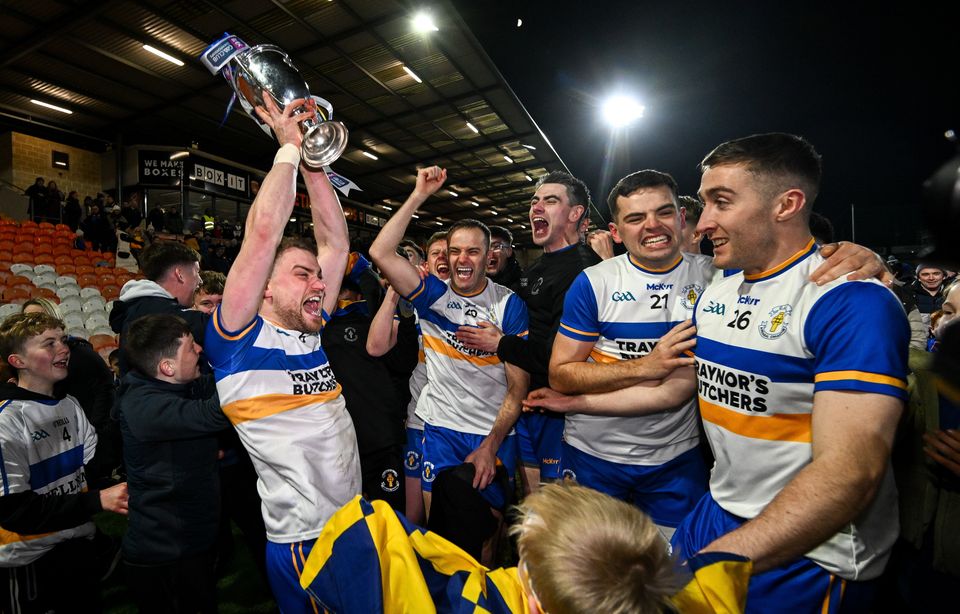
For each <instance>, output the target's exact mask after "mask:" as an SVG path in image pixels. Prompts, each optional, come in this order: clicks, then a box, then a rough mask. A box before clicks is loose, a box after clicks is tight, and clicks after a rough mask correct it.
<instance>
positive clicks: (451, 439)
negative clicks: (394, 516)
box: [420, 424, 517, 509]
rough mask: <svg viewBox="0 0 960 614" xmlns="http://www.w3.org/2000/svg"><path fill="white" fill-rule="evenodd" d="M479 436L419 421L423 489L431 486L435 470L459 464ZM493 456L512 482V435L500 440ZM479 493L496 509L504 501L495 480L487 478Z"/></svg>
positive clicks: (514, 462)
mask: <svg viewBox="0 0 960 614" xmlns="http://www.w3.org/2000/svg"><path fill="white" fill-rule="evenodd" d="M483 440H484V436H483V435H474V434H472V433H461V432H459V431H454V430H453V429H448V428H444V427H442V426H433V425H432V424H425V425H423V473H422V474H421V479H420V485H421V486H422V487H423V491H424V492H430V491H431V490H432V487H433V480H434V479H435V478H436V477H437V474H438V473H439V472H441V471H443V470H444V469H448V468H450V467H456V466H457V465H461V464H463V461H464V459H466V458H467V456H469V455H470V453H471V452H473V451H474V450H476V449H477V448H479V447H480V444H481V443H482V442H483ZM497 459H499V461H500V462H501V463H503V466H504V467H505V468H506V470H507V475H508V476H509V478H510V483H511V484H513V474H514V472H515V471H516V470H517V442H516V436H515V435H508V436H507V438H506V439H504V440H503V443H501V444H500V448H499V449H498V450H497ZM480 494H481V495H483V498H484V499H486V500H487V502H488V503H490V505H491V506H493V507H495V508H497V509H502V508H503V507H504V506H505V505H506V502H507V494H508V493H505V492H503V489H502V488H501V487H500V486H499V485H498V484H497V483H496V482H491V483H490V485H489V486H487V487H486V488H484V489H483V490H481V491H480Z"/></svg>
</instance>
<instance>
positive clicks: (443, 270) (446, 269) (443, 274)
mask: <svg viewBox="0 0 960 614" xmlns="http://www.w3.org/2000/svg"><path fill="white" fill-rule="evenodd" d="M437 277H440V278H441V279H448V278H449V277H450V266H449V265H448V264H447V263H446V262H438V263H437Z"/></svg>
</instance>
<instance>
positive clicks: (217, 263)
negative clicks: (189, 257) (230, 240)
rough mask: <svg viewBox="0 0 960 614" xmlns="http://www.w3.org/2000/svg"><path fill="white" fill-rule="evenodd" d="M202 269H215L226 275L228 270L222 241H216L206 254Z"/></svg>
mask: <svg viewBox="0 0 960 614" xmlns="http://www.w3.org/2000/svg"><path fill="white" fill-rule="evenodd" d="M203 270H204V271H215V272H217V273H222V274H223V275H226V274H227V273H228V272H229V271H230V260H229V259H228V258H227V247H226V246H225V245H224V244H223V243H222V242H218V243H216V244H215V245H214V246H213V249H212V250H211V252H210V253H209V254H207V257H206V259H205V260H204V261H203Z"/></svg>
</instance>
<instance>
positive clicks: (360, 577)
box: [300, 496, 752, 614]
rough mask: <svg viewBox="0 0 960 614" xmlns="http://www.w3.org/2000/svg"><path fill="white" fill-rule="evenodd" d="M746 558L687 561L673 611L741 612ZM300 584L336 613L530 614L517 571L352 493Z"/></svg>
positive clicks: (718, 556) (747, 577)
mask: <svg viewBox="0 0 960 614" xmlns="http://www.w3.org/2000/svg"><path fill="white" fill-rule="evenodd" d="M751 567H752V565H751V563H750V561H749V560H747V559H745V558H743V557H737V556H735V555H730V554H724V553H709V554H703V555H698V556H695V557H693V558H692V559H690V561H688V569H689V571H690V572H691V573H692V574H693V576H692V578H691V580H690V581H689V582H688V583H687V584H686V586H684V588H683V590H681V591H680V592H679V593H678V594H677V595H676V596H675V597H674V599H673V602H674V605H675V606H676V607H677V610H678V611H679V612H692V613H694V614H707V613H713V612H717V613H723V614H733V613H735V612H743V609H744V605H745V603H746V595H747V584H748V583H749V580H750V570H751ZM300 584H301V586H303V588H304V589H305V590H306V591H307V592H309V593H310V595H312V596H313V597H314V599H316V600H317V601H318V602H320V603H321V604H322V605H323V607H325V608H326V609H327V610H328V611H330V612H333V613H336V614H351V613H363V614H370V613H374V612H385V613H386V614H400V613H410V614H414V613H415V614H433V613H436V612H442V613H450V614H485V613H486V614H529V610H528V609H527V600H526V597H525V596H524V593H523V588H522V585H521V584H520V579H519V577H518V576H517V568H516V567H510V568H506V569H493V570H490V569H487V568H486V567H484V566H483V565H481V564H480V563H479V562H477V561H476V559H474V558H473V557H472V556H470V555H469V554H467V553H466V552H464V551H463V550H461V549H460V548H459V547H457V546H455V545H454V544H452V543H450V542H449V541H447V540H446V539H444V538H442V537H440V536H439V535H437V534H435V533H431V532H429V531H427V530H425V529H422V528H420V527H418V526H416V525H413V524H411V523H410V522H408V521H407V519H406V518H404V517H403V516H401V515H398V514H397V513H396V512H394V511H393V509H392V508H391V507H390V506H389V505H387V504H386V503H384V502H383V501H372V502H371V501H366V500H364V499H362V498H361V497H359V496H357V497H355V498H354V499H353V500H352V501H351V502H350V503H347V504H346V505H345V506H343V507H342V508H340V510H339V511H338V512H337V513H336V514H334V515H333V517H332V518H331V519H330V521H329V522H328V523H327V525H326V526H325V527H324V529H323V532H322V533H321V534H320V537H318V538H317V541H316V543H315V544H314V546H313V549H312V550H311V552H310V556H309V558H307V562H306V565H305V567H304V570H303V574H302V575H301V577H300Z"/></svg>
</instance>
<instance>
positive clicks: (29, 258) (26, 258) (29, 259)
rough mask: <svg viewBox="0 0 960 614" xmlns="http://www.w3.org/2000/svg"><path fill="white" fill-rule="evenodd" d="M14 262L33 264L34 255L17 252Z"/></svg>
mask: <svg viewBox="0 0 960 614" xmlns="http://www.w3.org/2000/svg"><path fill="white" fill-rule="evenodd" d="M13 261H14V262H23V263H24V264H33V253H32V251H31V252H23V251H17V253H15V254H14V255H13Z"/></svg>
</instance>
